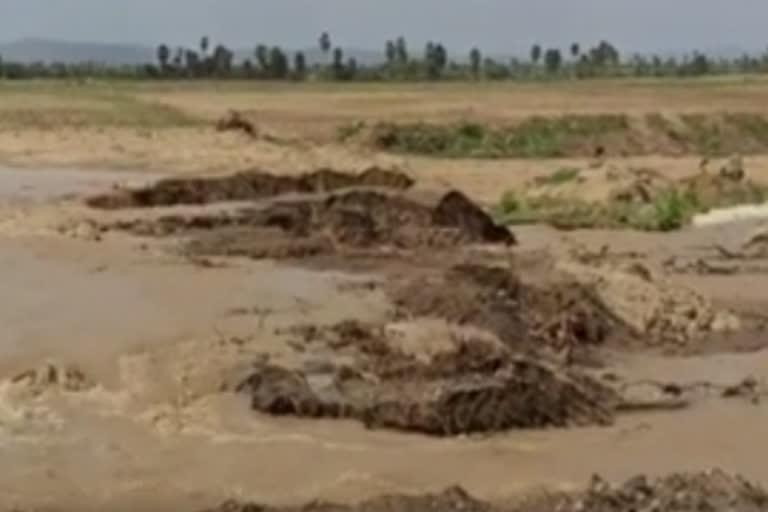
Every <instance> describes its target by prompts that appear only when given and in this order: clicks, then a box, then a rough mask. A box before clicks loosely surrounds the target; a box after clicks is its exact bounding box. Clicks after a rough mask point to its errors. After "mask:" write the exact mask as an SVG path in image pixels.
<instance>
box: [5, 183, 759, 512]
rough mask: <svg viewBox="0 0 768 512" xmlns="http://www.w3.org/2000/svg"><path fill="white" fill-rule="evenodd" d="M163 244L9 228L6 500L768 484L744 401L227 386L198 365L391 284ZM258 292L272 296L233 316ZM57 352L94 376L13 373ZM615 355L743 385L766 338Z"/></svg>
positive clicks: (333, 317) (611, 236)
mask: <svg viewBox="0 0 768 512" xmlns="http://www.w3.org/2000/svg"><path fill="white" fill-rule="evenodd" d="M70 173H71V174H70ZM141 177H142V176H137V177H136V179H138V178H141ZM128 178H129V175H128V174H124V173H106V172H94V173H90V172H88V173H77V172H71V171H54V170H51V171H46V172H40V171H33V170H7V169H3V170H0V204H2V205H3V206H8V207H10V208H15V206H16V205H17V204H22V205H24V206H26V205H28V204H29V203H30V201H31V202H34V203H37V202H40V201H43V200H44V199H45V198H46V197H48V196H56V195H60V194H71V193H80V192H90V191H91V190H92V189H93V188H94V187H107V186H109V184H110V183H112V182H113V181H115V180H117V181H119V180H123V179H128ZM130 178H131V179H134V177H133V176H130ZM25 190H26V191H27V192H26V193H27V197H24V193H25V192H24V191H25ZM32 191H34V193H32ZM732 231H733V228H731V232H732ZM713 233H714V232H713V231H707V230H702V231H697V232H688V233H684V234H678V235H676V236H672V237H669V236H665V237H662V236H659V235H642V236H635V234H627V233H624V234H616V233H599V232H598V233H590V234H589V235H588V236H587V237H586V238H582V240H585V239H588V241H589V243H590V244H594V245H599V244H600V243H602V242H604V241H610V242H611V244H614V245H619V246H626V247H633V248H639V249H643V250H645V251H649V252H654V251H656V252H663V251H674V250H677V249H676V248H677V247H680V250H691V251H693V250H695V247H694V246H696V245H697V244H700V243H706V242H707V241H708V240H711V239H712V238H713V237H717V236H720V235H715V234H713ZM516 234H517V236H518V239H519V241H520V243H521V244H522V245H523V246H524V247H525V246H528V247H532V248H535V247H542V246H547V245H554V244H557V243H558V242H557V240H558V237H559V236H560V235H559V234H558V235H555V234H553V233H552V232H551V231H550V230H547V229H540V228H525V229H521V230H517V233H516ZM569 236H572V235H569ZM734 236H735V235H734ZM145 244H146V243H145ZM526 244H527V245H526ZM148 245H149V247H148V248H146V246H145V248H144V249H142V248H141V244H140V243H138V242H137V241H136V240H133V239H130V238H126V237H120V236H115V237H106V238H105V239H104V240H103V241H102V242H101V243H94V242H90V241H84V240H77V239H71V238H66V237H62V236H57V235H53V234H50V235H46V234H25V233H23V232H20V231H16V232H14V233H13V234H12V235H9V234H0V282H1V283H2V284H3V294H2V295H1V296H0V326H2V328H1V330H0V356H2V357H0V377H2V381H3V382H2V384H0V446H2V457H1V458H0V498H1V499H2V502H3V503H4V504H10V505H20V506H24V507H25V508H29V507H32V506H45V507H54V508H56V509H74V508H75V507H82V508H81V509H82V510H87V509H97V508H100V507H105V506H110V508H111V509H113V510H119V509H120V508H124V509H128V508H129V507H136V506H139V505H141V506H144V508H147V507H154V508H155V509H161V508H167V509H177V510H178V509H180V508H183V509H189V510H193V509H199V508H201V507H202V506H205V505H213V504H215V503H217V502H219V501H221V500H223V499H226V498H233V497H234V498H239V499H251V500H254V501H257V502H266V503H275V504H281V503H282V504H287V503H300V502H305V501H309V500H313V499H329V500H337V501H350V500H358V499H363V498H367V497H371V496H374V495H377V494H381V493H389V492H413V493H419V492H426V491H437V490H440V489H442V488H445V487H447V486H450V485H453V484H460V485H462V486H463V487H464V488H466V489H467V490H468V491H470V492H471V493H473V494H474V495H476V496H479V497H482V498H487V499H502V498H505V497H509V496H512V495H515V494H519V493H520V492H523V491H525V490H529V489H534V488H538V487H541V486H548V487H554V488H581V487H583V485H584V483H585V482H586V481H587V480H588V479H589V477H590V475H591V474H592V473H595V472H597V473H600V474H602V475H604V476H605V477H607V478H609V479H611V480H615V479H623V478H627V477H630V476H632V475H634V474H636V473H639V472H644V473H650V474H661V473H666V472H670V471H681V470H700V469H706V468H709V467H713V466H718V467H723V468H724V469H726V470H729V471H736V472H741V473H743V474H745V475H746V476H748V477H749V478H752V479H754V480H756V481H758V482H761V483H763V484H768V470H767V469H766V466H765V463H764V456H763V455H764V454H763V451H762V450H761V449H760V447H761V446H762V445H763V441H764V437H765V434H764V433H765V431H766V429H767V428H768V408H766V407H765V406H764V405H760V404H758V405H754V404H751V403H747V402H745V401H739V400H737V401H729V402H726V401H720V400H710V401H705V402H702V403H698V404H696V405H694V406H693V407H691V408H689V409H686V410H683V411H680V412H675V413H670V412H664V413H662V412H656V413H635V414H632V415H626V416H622V417H621V418H620V419H619V421H618V422H617V423H616V424H615V425H614V426H611V427H606V428H581V429H569V430H542V431H518V432H510V433H505V434H496V435H493V436H483V437H464V438H448V439H435V438H428V437H424V436H420V435H412V434H402V433H395V432H390V431H378V430H374V431H370V430H366V429H364V428H363V427H361V426H360V425H358V424H356V423H354V422H347V421H332V420H330V421H326V420H316V421H306V420H301V419H290V418H274V417H266V416H261V415H258V414H255V413H253V412H252V411H250V409H249V408H248V403H247V399H246V398H245V397H241V396H236V395H235V396H232V395H230V394H219V393H215V392H214V390H215V387H214V386H213V385H212V384H211V386H210V387H206V386H203V387H197V388H196V387H195V386H190V385H188V384H189V380H190V379H194V378H199V380H200V381H201V382H207V380H206V379H211V383H213V382H214V381H215V379H213V377H212V375H213V374H215V371H216V369H217V368H224V367H227V365H230V364H231V363H232V361H233V360H234V359H236V358H237V357H239V355H240V354H241V353H242V351H246V352H247V351H248V350H253V351H262V352H270V353H273V354H277V355H279V354H280V351H281V340H280V339H278V338H276V336H275V334H274V329H275V327H280V326H288V325H291V324H293V323H296V322H297V321H301V322H315V323H332V322H338V321H341V320H344V319H347V318H349V317H355V318H359V319H363V320H370V321H376V320H382V319H383V318H385V316H386V314H387V311H388V309H389V307H390V304H389V303H388V301H387V299H386V297H385V296H383V295H382V294H381V293H380V292H378V291H377V290H375V289H374V290H369V289H366V288H365V287H353V288H349V287H346V288H340V287H339V284H340V283H346V282H348V281H355V280H360V279H362V278H363V277H364V276H360V275H359V274H356V275H355V276H352V275H346V274H343V273H340V272H327V271H312V270H308V269H302V268H298V267H295V266H290V265H285V264H278V263H271V262H266V261H264V262H254V261H240V260H238V261H236V262H234V263H233V264H231V265H229V266H227V267H223V268H200V267H199V266H195V265H192V264H190V263H189V262H188V261H185V260H184V259H181V258H177V257H174V256H171V255H168V254H167V253H165V252H164V251H160V250H154V246H153V244H152V243H149V244H148ZM685 279H686V280H687V281H688V282H689V283H690V284H693V285H695V286H697V287H699V286H700V287H701V288H702V289H706V290H709V291H711V292H712V293H717V294H718V295H719V297H720V298H721V299H722V300H726V301H727V300H736V299H743V300H751V301H755V302H758V303H759V302H760V301H761V300H764V297H763V295H762V294H761V293H760V291H759V289H760V288H762V289H763V290H764V289H765V287H764V286H762V284H763V281H764V280H765V279H766V278H765V276H753V277H752V278H750V279H746V278H743V277H739V276H736V277H735V278H733V279H732V278H731V277H728V278H723V279H715V278H711V277H708V278H700V277H698V276H687V277H685ZM731 279H732V280H731ZM747 285H749V286H747ZM350 290H353V291H350ZM242 310H246V311H250V312H254V313H253V314H233V311H242ZM256 312H265V313H264V314H257V313H256ZM238 337H242V338H248V341H247V342H246V343H244V344H234V345H233V348H231V350H230V349H229V348H227V350H229V352H227V351H224V352H222V351H221V350H219V349H218V348H217V347H219V345H217V344H218V343H224V342H225V341H226V340H231V339H233V338H235V339H237V338H238ZM222 340H224V341H222ZM211 344H212V345H211ZM212 347H213V348H212ZM227 347H229V345H227ZM222 353H224V355H221V354H222ZM248 357H251V356H250V355H249V356H248ZM48 359H53V360H57V361H61V362H64V363H71V364H76V365H77V366H78V367H79V368H81V369H82V371H83V372H84V373H85V374H87V375H89V376H90V377H91V378H92V379H93V380H94V381H95V382H96V386H95V387H93V388H90V389H87V390H85V391H82V392H78V393H59V392H57V391H55V390H52V391H49V392H47V393H45V394H43V395H40V396H35V395H34V394H30V393H29V392H28V390H26V389H19V388H18V387H14V386H13V385H12V384H10V383H9V382H8V381H7V378H8V377H11V376H13V375H16V374H17V373H19V372H21V371H24V370H27V369H28V368H30V367H34V366H36V365H39V364H40V363H41V362H43V361H45V360H48ZM615 369H616V370H617V371H620V372H622V373H623V374H625V375H631V376H633V377H636V378H645V377H647V378H655V379H670V380H677V381H683V382H696V381H698V380H701V379H708V380H714V381H716V382H722V383H724V384H728V383H732V382H733V381H734V380H738V379H741V378H743V377H744V376H746V375H753V376H755V377H757V378H768V353H766V352H756V353H748V354H714V355H700V356H696V357H689V358H661V357H658V356H639V355H637V356H627V355H623V356H617V361H616V362H615Z"/></svg>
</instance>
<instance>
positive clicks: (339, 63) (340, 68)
mask: <svg viewBox="0 0 768 512" xmlns="http://www.w3.org/2000/svg"><path fill="white" fill-rule="evenodd" d="M333 74H334V77H335V78H336V79H337V80H338V79H340V78H342V75H343V74H344V50H342V49H341V48H339V47H338V46H337V47H336V48H334V49H333Z"/></svg>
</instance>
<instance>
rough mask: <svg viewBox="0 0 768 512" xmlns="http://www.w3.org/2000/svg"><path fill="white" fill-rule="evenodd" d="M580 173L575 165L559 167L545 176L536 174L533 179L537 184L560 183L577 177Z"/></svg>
mask: <svg viewBox="0 0 768 512" xmlns="http://www.w3.org/2000/svg"><path fill="white" fill-rule="evenodd" d="M580 174H581V170H580V169H578V168H577V167H561V168H559V169H557V170H556V171H553V172H552V173H550V174H547V175H546V176H537V177H536V178H534V181H535V182H536V184H537V185H562V184H564V183H569V182H571V181H574V180H576V179H578V178H579V175H580Z"/></svg>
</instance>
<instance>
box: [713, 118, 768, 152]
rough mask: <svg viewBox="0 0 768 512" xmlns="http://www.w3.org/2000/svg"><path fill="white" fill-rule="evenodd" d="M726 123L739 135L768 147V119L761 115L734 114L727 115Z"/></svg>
mask: <svg viewBox="0 0 768 512" xmlns="http://www.w3.org/2000/svg"><path fill="white" fill-rule="evenodd" d="M724 119H725V121H726V122H727V123H728V124H730V125H731V126H733V127H735V128H736V130H737V131H738V132H739V134H743V135H746V136H749V137H752V138H753V139H754V140H755V141H757V142H758V143H760V144H762V145H768V119H766V118H765V116H763V115H761V114H754V113H749V112H734V113H728V114H725V118H724Z"/></svg>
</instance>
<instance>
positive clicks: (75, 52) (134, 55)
mask: <svg viewBox="0 0 768 512" xmlns="http://www.w3.org/2000/svg"><path fill="white" fill-rule="evenodd" d="M254 46H255V45H254ZM287 51H288V53H289V55H290V56H291V57H292V56H293V54H294V53H295V51H296V50H287ZM303 51H304V53H305V55H306V57H307V62H309V63H310V64H314V63H319V62H326V61H327V60H328V59H330V55H329V56H325V55H323V53H322V52H321V51H320V49H319V48H307V49H305V50H303ZM253 54H254V50H252V49H236V50H235V58H236V59H237V60H244V59H246V58H250V59H253ZM0 56H2V57H3V58H4V59H6V60H9V61H18V62H65V63H76V62H88V61H92V62H98V63H103V64H109V65H116V66H119V65H124V64H146V63H148V62H154V61H155V59H156V49H155V48H154V47H152V46H146V45H139V44H114V43H93V42H79V41H78V42H70V41H57V40H52V39H39V38H27V39H19V40H17V41H13V42H10V43H0ZM350 57H354V58H355V59H356V60H357V62H358V63H359V64H363V65H370V64H377V63H380V62H382V61H383V60H384V52H383V50H382V51H373V50H363V49H354V48H350V49H344V58H345V59H348V58H350Z"/></svg>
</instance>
